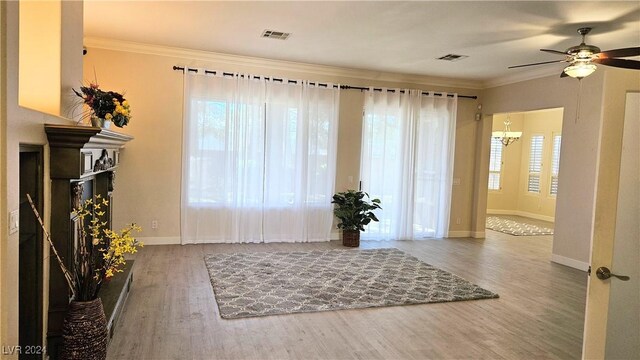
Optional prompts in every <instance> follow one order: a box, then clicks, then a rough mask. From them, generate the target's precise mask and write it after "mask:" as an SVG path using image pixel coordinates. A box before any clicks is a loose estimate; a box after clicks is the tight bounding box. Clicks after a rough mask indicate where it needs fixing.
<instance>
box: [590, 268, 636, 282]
mask: <svg viewBox="0 0 640 360" xmlns="http://www.w3.org/2000/svg"><path fill="white" fill-rule="evenodd" d="M596 276H597V277H598V279H600V280H607V279H609V278H610V277H612V276H613V277H616V278H618V279H620V280H622V281H629V277H628V276H626V275H616V274H614V273H612V272H611V270H609V268H607V267H604V266H601V267H599V268H598V270H596Z"/></svg>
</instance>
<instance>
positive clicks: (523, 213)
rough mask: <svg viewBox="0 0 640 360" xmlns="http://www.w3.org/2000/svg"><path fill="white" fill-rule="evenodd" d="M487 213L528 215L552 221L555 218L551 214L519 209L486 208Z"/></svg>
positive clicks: (553, 221)
mask: <svg viewBox="0 0 640 360" xmlns="http://www.w3.org/2000/svg"><path fill="white" fill-rule="evenodd" d="M487 215H516V216H522V217H528V218H531V219H536V220H542V221H548V222H552V223H555V222H556V218H555V217H553V216H547V215H540V214H534V213H530V212H526V211H520V210H498V209H487Z"/></svg>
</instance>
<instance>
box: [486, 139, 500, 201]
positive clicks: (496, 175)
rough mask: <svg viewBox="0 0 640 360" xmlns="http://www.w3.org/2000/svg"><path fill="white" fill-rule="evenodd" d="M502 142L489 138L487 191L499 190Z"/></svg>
mask: <svg viewBox="0 0 640 360" xmlns="http://www.w3.org/2000/svg"><path fill="white" fill-rule="evenodd" d="M502 148H503V146H502V141H500V139H499V138H491V154H490V156H489V190H500V180H501V179H500V177H501V175H502Z"/></svg>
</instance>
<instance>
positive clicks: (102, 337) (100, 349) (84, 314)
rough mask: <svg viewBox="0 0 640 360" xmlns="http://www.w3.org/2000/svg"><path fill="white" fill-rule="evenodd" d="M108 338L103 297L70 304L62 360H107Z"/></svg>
mask: <svg viewBox="0 0 640 360" xmlns="http://www.w3.org/2000/svg"><path fill="white" fill-rule="evenodd" d="M108 339H109V332H108V331H107V317H106V316H105V315H104V309H103V308H102V301H101V300H100V298H97V299H95V300H91V301H72V302H71V304H69V310H68V312H67V315H66V316H65V318H64V323H63V325H62V349H61V351H60V359H63V360H71V359H78V360H80V359H87V360H104V359H106V358H107V342H108Z"/></svg>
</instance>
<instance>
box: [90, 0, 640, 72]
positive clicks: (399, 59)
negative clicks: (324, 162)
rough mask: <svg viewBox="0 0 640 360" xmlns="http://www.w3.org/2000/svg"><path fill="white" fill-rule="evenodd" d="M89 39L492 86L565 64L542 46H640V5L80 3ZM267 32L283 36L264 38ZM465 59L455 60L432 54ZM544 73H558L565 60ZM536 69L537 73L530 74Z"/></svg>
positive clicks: (561, 48)
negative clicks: (587, 29) (584, 34)
mask: <svg viewBox="0 0 640 360" xmlns="http://www.w3.org/2000/svg"><path fill="white" fill-rule="evenodd" d="M84 7H85V13H84V14H85V15H84V16H85V19H84V28H85V36H88V37H99V38H107V39H116V40H126V41H133V42H139V43H146V44H155V45H163V46H171V47H180V48H187V49H194V50H204V51H212V52H221V53H228V54H235V55H245V56H254V57H262V58H270V59H278V60H288V61H296V62H304V63H311V64H322V65H331V66H340V67H348V68H358V69H367V70H376V71H388V72H396V73H405V74H417V75H427V76H438V77H447V78H453V79H465V80H478V81H488V80H492V79H498V78H504V77H508V76H511V75H514V74H515V75H517V74H522V73H524V72H527V71H531V70H532V69H531V68H528V69H514V70H508V69H507V66H510V65H517V64H523V63H530V62H539V61H549V60H556V59H558V60H559V59H561V58H562V57H561V56H557V55H553V54H549V53H542V52H540V51H539V49H540V48H548V49H557V50H564V49H566V48H568V47H570V46H573V45H577V44H578V43H580V38H579V36H578V34H577V33H576V29H577V28H579V27H582V26H591V27H593V28H594V30H593V31H592V33H591V34H590V36H588V38H587V43H589V44H593V45H596V46H599V47H600V48H601V49H603V50H608V49H614V48H621V47H630V46H640V1H625V2H619V1H618V2H614V1H599V2H589V1H579V2H578V1H565V2H560V1H530V2H523V1H471V2H464V1H418V2H403V1H367V2H362V1H348V2H347V1H326V2H310V1H297V2H270V1H264V2H218V1H196V2H190V1H139V2H138V1H92V0H88V1H85V6H84ZM265 29H271V30H276V31H284V32H290V33H291V36H290V37H289V39H288V40H285V41H283V40H274V39H264V38H261V34H262V32H263V31H264V30H265ZM450 53H454V54H461V55H467V56H469V57H468V58H466V59H463V60H460V61H456V62H445V61H440V60H436V59H435V58H437V57H440V56H443V55H446V54H450ZM542 67H544V68H546V69H548V70H550V71H556V69H557V73H558V74H559V73H560V72H561V71H562V68H563V64H551V65H543V66H542ZM533 70H537V69H533Z"/></svg>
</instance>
